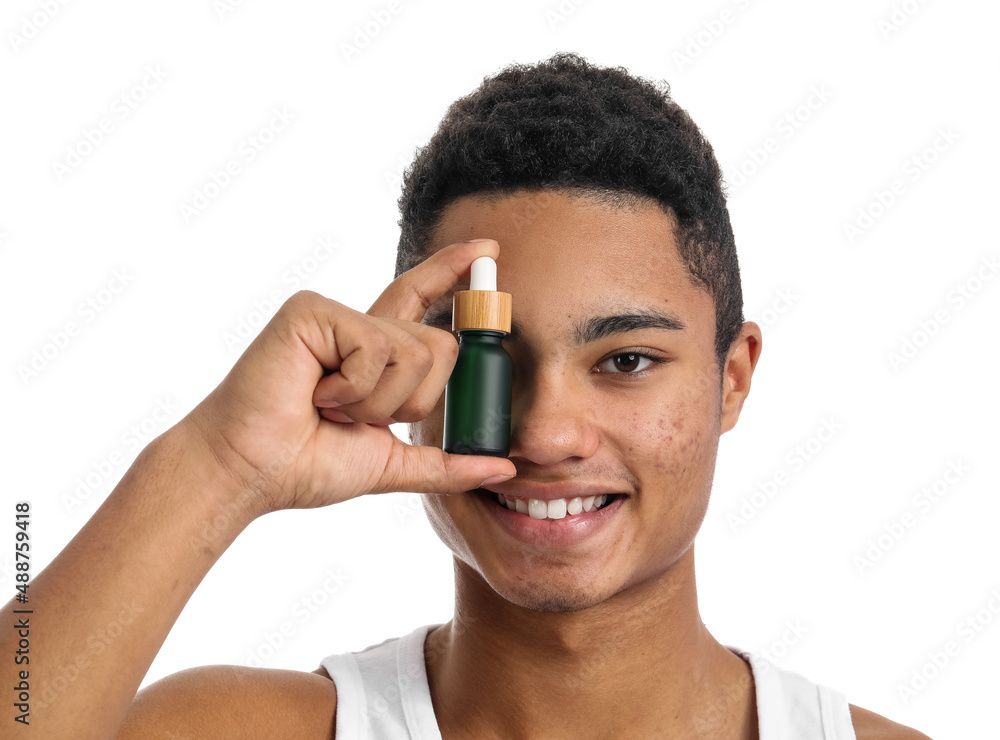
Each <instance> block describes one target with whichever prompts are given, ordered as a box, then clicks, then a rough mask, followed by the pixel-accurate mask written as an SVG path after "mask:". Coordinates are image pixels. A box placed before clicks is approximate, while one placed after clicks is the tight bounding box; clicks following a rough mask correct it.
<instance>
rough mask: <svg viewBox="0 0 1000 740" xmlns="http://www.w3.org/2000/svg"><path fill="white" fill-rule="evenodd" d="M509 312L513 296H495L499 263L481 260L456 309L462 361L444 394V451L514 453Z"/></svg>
mask: <svg viewBox="0 0 1000 740" xmlns="http://www.w3.org/2000/svg"><path fill="white" fill-rule="evenodd" d="M510 309H511V297H510V293H500V292H498V291H497V263H496V262H494V261H493V259H492V258H491V257H479V258H478V259H477V260H475V261H474V262H473V263H472V279H471V281H470V284H469V290H461V291H458V292H457V293H455V296H454V302H453V305H452V325H451V328H452V331H454V332H458V359H457V360H456V361H455V367H454V369H453V370H452V372H451V378H450V379H449V380H448V385H447V386H446V387H445V391H444V443H443V445H442V446H443V448H444V451H445V452H451V453H455V454H459V455H492V456H494V457H507V455H509V454H510V398H511V374H512V369H513V365H512V363H511V359H510V355H508V354H507V351H506V350H505V349H504V348H503V346H502V345H501V340H503V338H504V337H505V336H507V335H508V334H510Z"/></svg>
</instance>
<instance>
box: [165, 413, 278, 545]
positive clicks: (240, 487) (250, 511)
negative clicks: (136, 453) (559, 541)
mask: <svg viewBox="0 0 1000 740" xmlns="http://www.w3.org/2000/svg"><path fill="white" fill-rule="evenodd" d="M147 449H148V450H149V452H150V453H151V454H153V455H156V456H157V457H160V458H161V459H163V460H165V461H169V463H168V464H170V465H171V466H172V467H173V470H174V472H175V474H177V475H178V476H179V477H180V478H181V479H182V480H183V481H184V484H183V485H184V487H185V488H187V489H188V492H189V494H190V496H192V497H197V498H198V499H199V500H200V503H202V504H204V505H205V506H206V507H207V509H206V511H205V515H206V516H208V517H211V519H212V520H214V522H215V528H216V529H218V528H220V527H222V526H225V527H226V528H229V527H232V528H233V529H234V530H235V531H234V532H233V536H235V534H237V533H238V532H239V531H242V529H244V528H245V527H246V526H247V525H249V524H250V523H251V522H252V521H254V520H255V519H257V518H258V517H260V516H263V515H264V514H267V513H269V512H271V511H272V510H273V507H272V506H271V505H270V501H269V499H268V497H266V496H265V495H263V493H262V492H261V491H260V489H259V487H257V486H253V485H250V484H248V483H247V479H246V476H245V475H243V474H242V473H241V472H240V471H239V470H236V469H235V468H234V466H233V464H232V463H231V462H230V461H228V460H226V459H224V458H223V457H222V456H220V455H219V454H218V453H217V452H216V450H215V448H214V447H212V445H211V444H210V443H209V441H208V437H207V435H206V434H205V433H204V431H203V430H202V428H201V426H200V424H199V422H198V421H197V420H196V419H195V418H194V416H193V415H192V414H189V415H188V416H186V417H184V418H183V419H182V420H181V421H180V422H178V423H177V424H176V425H174V426H173V427H171V428H170V429H168V430H167V431H166V432H164V433H163V434H162V435H160V437H158V438H157V439H156V440H155V441H154V442H153V444H151V445H150V446H149V447H148V448H147Z"/></svg>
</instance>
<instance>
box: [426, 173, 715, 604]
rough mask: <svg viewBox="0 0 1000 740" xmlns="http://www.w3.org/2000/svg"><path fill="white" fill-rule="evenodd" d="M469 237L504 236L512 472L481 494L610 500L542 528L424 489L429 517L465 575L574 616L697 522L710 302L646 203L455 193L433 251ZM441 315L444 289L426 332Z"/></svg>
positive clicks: (707, 481) (468, 496) (655, 563)
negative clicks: (510, 321) (509, 303)
mask: <svg viewBox="0 0 1000 740" xmlns="http://www.w3.org/2000/svg"><path fill="white" fill-rule="evenodd" d="M473 238H493V239H496V240H497V241H498V242H499V243H500V258H499V260H498V262H497V265H498V289H499V290H501V291H505V292H508V293H510V294H511V295H512V296H513V317H514V325H515V329H514V333H513V334H512V335H511V337H509V338H507V339H505V340H504V346H505V347H506V349H507V351H508V353H509V354H510V356H511V358H512V359H513V364H514V388H513V408H512V418H511V449H510V459H511V461H513V462H514V464H515V466H516V467H517V472H518V474H517V476H516V477H514V478H512V479H511V480H509V481H506V482H504V483H502V484H500V485H497V486H491V487H490V488H491V489H492V490H493V491H494V492H497V493H502V494H507V495H509V496H510V497H513V498H522V499H530V498H542V497H545V498H552V497H564V498H566V499H571V498H573V497H575V496H580V497H581V498H584V497H587V496H588V495H594V494H596V493H599V492H604V493H609V494H616V495H615V496H612V497H609V499H610V503H609V504H608V505H607V507H606V508H605V509H602V510H600V511H596V512H593V511H592V512H590V513H586V512H585V513H583V514H581V515H579V516H578V517H572V516H570V517H566V518H564V519H558V520H553V521H543V520H537V519H535V520H533V519H531V517H530V516H529V515H528V514H521V513H517V512H516V511H509V510H508V509H506V508H504V507H501V505H500V504H499V503H498V502H497V498H496V496H495V495H492V494H490V493H489V492H484V491H482V490H480V491H479V492H469V493H465V494H461V495H452V496H438V495H428V496H425V499H424V503H425V507H426V510H427V513H428V517H429V519H430V521H431V524H432V526H433V527H434V529H435V531H436V532H437V534H438V536H440V537H441V539H442V541H444V543H445V544H446V545H447V546H448V547H449V548H450V549H451V550H452V552H453V553H454V554H455V556H456V557H457V558H458V559H459V561H461V563H462V564H464V566H465V567H466V570H468V571H469V572H470V573H471V574H477V575H478V577H481V578H482V579H483V580H484V581H485V582H486V583H488V584H489V586H490V587H491V588H492V589H493V590H494V591H496V592H497V593H499V594H500V595H501V596H503V597H504V598H506V599H507V600H509V601H511V602H513V603H515V604H518V605H520V606H523V607H526V608H529V609H535V610H541V611H569V610H576V609H582V608H586V607H589V606H592V605H594V604H597V603H600V602H602V601H604V600H606V599H608V598H609V597H611V596H613V595H614V594H616V593H618V592H620V591H622V590H624V589H628V588H630V587H632V586H635V585H636V584H640V583H643V582H645V581H648V580H649V579H652V578H656V577H657V576H658V575H660V574H662V573H663V572H665V571H666V570H668V569H669V568H670V567H671V566H672V565H673V564H674V563H675V562H676V561H677V560H678V559H679V558H680V557H681V556H682V555H683V554H684V553H685V551H686V550H687V549H688V548H689V547H690V545H691V543H692V542H693V540H694V536H695V534H696V532H697V530H698V528H699V527H700V526H701V522H702V519H703V517H704V514H705V510H706V508H707V506H708V498H709V492H710V489H711V484H712V475H713V471H714V467H715V456H716V450H717V447H718V439H719V434H720V431H721V429H720V423H721V416H720V395H721V394H720V385H721V380H720V373H719V369H718V367H717V365H716V361H715V348H714V341H715V309H714V305H713V302H712V299H711V297H710V296H709V294H708V293H707V292H706V291H705V290H703V289H700V288H698V287H696V286H695V285H693V284H692V282H691V279H690V277H689V276H688V274H687V272H686V270H685V269H684V266H683V265H682V264H681V262H680V260H679V258H678V251H677V246H676V243H675V238H674V234H673V222H672V220H671V218H670V217H668V216H667V215H666V214H664V212H663V211H662V210H660V208H659V207H658V206H657V205H655V204H654V203H652V202H644V203H643V204H641V205H639V206H636V207H634V208H621V209H614V208H610V207H608V206H605V205H602V204H600V203H598V202H597V201H595V200H593V199H591V198H585V197H581V196H572V197H571V196H567V195H563V194H555V193H544V194H541V193H538V192H533V193H532V192H529V193H524V194H519V195H515V196H510V197H505V198H503V199H501V200H499V201H496V202H492V203H491V202H490V201H489V200H487V199H485V198H482V197H479V196H466V197H463V198H461V199H459V200H457V201H455V202H454V203H452V204H451V205H450V206H449V207H448V209H447V210H446V211H445V214H444V217H443V219H442V221H441V224H440V227H439V229H438V232H437V238H436V240H435V243H434V244H433V245H432V250H433V249H438V248H440V247H443V246H445V245H447V244H452V243H455V242H460V241H466V240H468V239H473ZM464 287H465V286H457V287H456V289H464ZM615 317H642V318H641V319H636V318H623V319H616V318H615ZM450 319H451V294H448V295H447V296H445V297H444V298H442V300H441V301H439V302H438V303H437V304H435V305H434V306H432V307H431V310H430V311H429V312H428V315H427V319H426V321H427V322H428V323H433V324H436V325H439V326H442V325H443V326H445V327H446V328H450ZM443 408H444V398H443V397H442V399H441V400H440V401H439V402H438V405H437V407H436V408H435V410H434V412H433V413H432V414H431V415H430V416H429V417H428V418H427V419H425V420H424V421H422V422H419V423H416V424H413V425H411V437H412V439H413V441H414V442H415V443H417V444H426V445H434V446H440V445H441V438H442V423H443ZM460 567H462V566H460Z"/></svg>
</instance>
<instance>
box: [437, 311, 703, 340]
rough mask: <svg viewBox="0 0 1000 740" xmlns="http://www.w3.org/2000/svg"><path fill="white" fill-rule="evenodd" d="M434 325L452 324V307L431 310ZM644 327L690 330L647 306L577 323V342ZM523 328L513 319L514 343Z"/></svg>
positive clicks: (672, 317) (672, 318)
mask: <svg viewBox="0 0 1000 740" xmlns="http://www.w3.org/2000/svg"><path fill="white" fill-rule="evenodd" d="M424 321H425V323H427V324H430V325H431V326H439V327H444V326H447V327H450V326H451V308H450V307H447V306H445V307H441V308H439V309H434V310H432V311H430V312H429V313H428V314H427V316H426V317H425V319H424ZM640 329H666V330H667V331H687V326H686V325H685V324H684V322H683V321H681V320H680V319H679V318H677V317H676V316H674V315H673V314H670V313H666V312H664V311H659V310H656V309H652V308H643V309H640V310H635V311H632V312H630V313H622V314H614V315H610V316H594V317H591V318H589V319H586V320H584V321H582V322H580V323H579V324H577V327H576V331H574V333H573V339H574V340H575V342H576V344H578V345H581V344H589V343H591V342H596V341H599V340H601V339H604V338H605V337H609V336H612V335H614V334H624V333H625V332H630V331H638V330H640ZM522 333H523V330H522V329H521V327H520V326H519V324H518V322H517V320H513V321H511V331H510V336H508V337H507V339H508V340H509V341H511V342H517V341H519V339H520V337H521V336H522Z"/></svg>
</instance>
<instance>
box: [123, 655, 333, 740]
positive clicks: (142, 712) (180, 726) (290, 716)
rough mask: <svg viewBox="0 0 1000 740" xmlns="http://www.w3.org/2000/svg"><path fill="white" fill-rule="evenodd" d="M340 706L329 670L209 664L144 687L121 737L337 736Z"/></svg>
mask: <svg viewBox="0 0 1000 740" xmlns="http://www.w3.org/2000/svg"><path fill="white" fill-rule="evenodd" d="M324 676H325V677H324ZM336 710H337V690H336V686H335V685H334V683H333V681H331V680H330V678H329V677H328V676H326V673H325V672H323V673H322V674H319V672H316V673H303V672H300V671H287V670H276V669H269V668H244V667H239V666H204V667H201V668H191V669H189V670H185V671H181V672H179V673H175V674H173V675H171V676H167V677H166V678H164V679H161V680H159V681H157V682H156V683H154V684H151V685H150V686H147V687H146V688H145V689H143V690H142V691H140V692H139V693H138V694H137V695H136V697H135V700H134V701H133V702H132V706H131V708H130V709H129V712H128V715H127V716H126V718H125V722H124V723H123V724H122V727H121V730H120V731H119V734H118V740H140V739H143V738H152V737H156V738H175V737H176V738H188V739H190V740H193V739H194V738H221V737H239V738H245V739H246V740H253V738H304V739H308V738H316V740H331V739H332V738H333V737H334V730H335V724H334V721H335V717H336Z"/></svg>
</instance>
